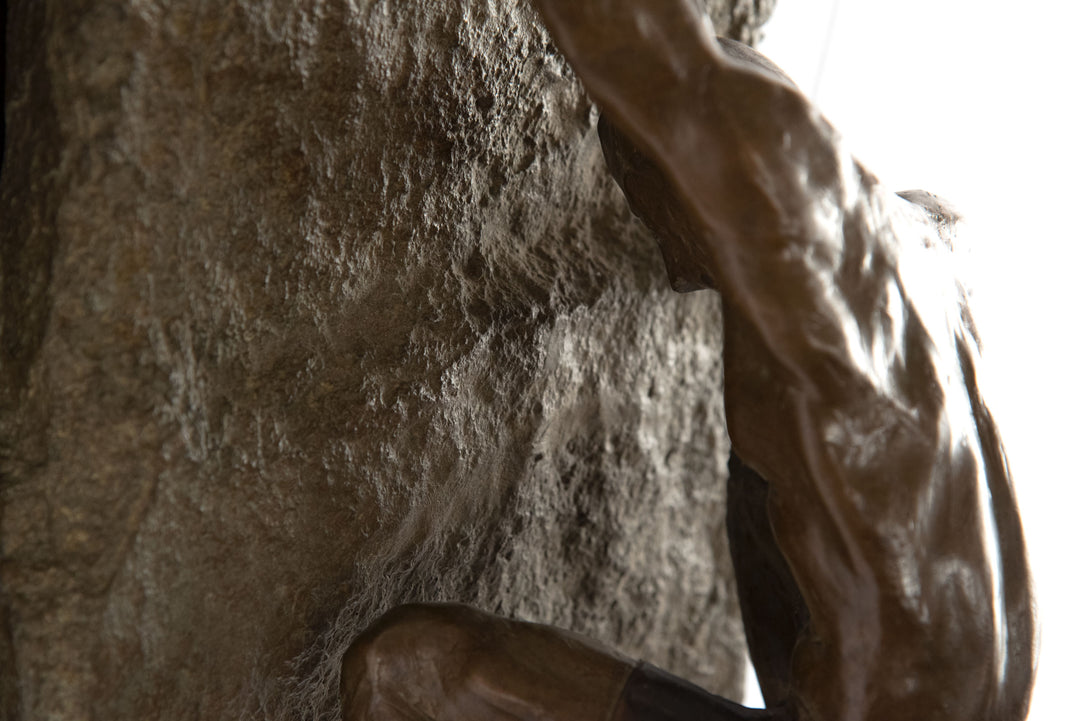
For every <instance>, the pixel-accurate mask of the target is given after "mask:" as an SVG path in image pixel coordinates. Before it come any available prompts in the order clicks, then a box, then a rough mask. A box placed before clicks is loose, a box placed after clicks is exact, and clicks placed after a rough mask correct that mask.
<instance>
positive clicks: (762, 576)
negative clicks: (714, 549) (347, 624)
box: [342, 0, 1034, 721]
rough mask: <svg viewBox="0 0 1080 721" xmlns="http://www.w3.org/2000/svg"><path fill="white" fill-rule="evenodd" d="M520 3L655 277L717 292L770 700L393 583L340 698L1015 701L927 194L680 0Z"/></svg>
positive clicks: (859, 709) (833, 713) (978, 438)
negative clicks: (574, 84)
mask: <svg viewBox="0 0 1080 721" xmlns="http://www.w3.org/2000/svg"><path fill="white" fill-rule="evenodd" d="M535 5H536V6H537V8H538V9H539V10H540V12H541V14H542V16H543V18H544V20H545V22H546V24H547V26H548V28H549V30H550V32H551V34H552V36H553V37H554V39H555V41H556V43H557V44H558V46H559V48H560V49H561V50H562V52H563V53H564V54H565V55H566V57H567V59H568V60H569V61H570V64H571V65H572V66H573V68H574V70H575V71H576V72H577V74H578V76H579V77H580V79H581V81H582V82H583V83H584V85H585V87H586V89H587V90H588V91H589V93H590V94H591V95H592V97H593V98H594V99H595V100H596V102H597V103H598V104H599V105H600V107H601V108H602V109H603V113H604V114H603V118H602V120H601V123H600V127H599V132H600V136H601V141H602V143H603V146H604V152H605V157H606V159H607V162H608V166H609V168H610V169H611V172H612V174H613V175H614V177H615V178H616V180H617V182H618V183H619V185H620V186H621V187H622V189H623V191H624V193H625V195H626V197H627V199H628V201H629V203H630V206H631V208H632V209H633V211H634V212H635V213H636V214H637V215H638V216H639V217H640V218H641V219H642V220H643V221H644V222H645V223H646V224H647V225H648V226H649V227H650V228H651V229H652V231H653V232H654V233H655V234H656V237H657V240H658V242H659V244H660V248H661V251H662V253H663V257H664V262H665V264H666V266H667V270H668V274H669V277H670V279H671V284H672V287H673V288H675V289H676V290H679V291H688V290H694V289H701V288H708V289H713V290H715V291H718V292H719V293H720V294H721V296H722V298H723V306H724V333H725V348H724V365H725V381H724V389H723V392H724V399H725V406H726V411H727V421H728V430H729V433H730V435H731V440H732V447H733V449H734V455H733V457H732V461H731V475H730V479H729V509H728V524H729V533H730V536H731V547H732V554H733V557H734V561H735V570H736V580H737V583H738V586H739V596H740V605H741V606H742V611H743V618H744V622H745V626H746V633H747V641H748V644H749V646H750V651H751V657H752V660H753V662H754V666H755V668H756V670H757V672H758V675H759V678H760V680H761V685H762V689H763V695H764V697H765V700H766V703H767V706H768V708H767V709H766V710H751V709H746V708H743V707H742V706H740V705H738V704H735V703H733V702H730V701H726V700H724V699H721V698H718V697H716V696H712V695H710V694H708V693H706V692H705V691H703V690H701V689H699V688H697V687H694V686H692V685H690V684H689V683H687V682H685V681H681V680H679V679H676V678H674V677H672V676H670V675H668V674H666V673H664V672H662V671H660V670H658V669H655V668H653V667H651V666H648V665H645V664H635V663H634V662H633V661H631V660H629V659H626V658H623V657H621V656H619V655H618V654H617V653H615V652H613V651H610V650H607V649H604V648H602V647H601V646H599V645H598V644H595V643H593V642H591V641H589V640H587V639H583V638H580V637H577V636H574V635H573V634H569V633H567V632H565V631H560V630H558V629H553V628H550V627H545V626H539V625H534V624H526V623H520V622H515V621H510V620H507V619H502V618H497V617H494V616H490V615H488V614H484V613H482V612H479V611H476V610H473V609H468V608H465V607H461V606H408V607H403V608H400V609H397V610H395V611H392V612H391V613H389V614H387V615H386V616H385V617H384V618H383V619H382V620H380V621H379V622H378V623H377V624H376V625H375V626H373V627H372V628H370V629H368V631H366V632H365V633H364V635H363V636H361V638H359V639H357V641H356V642H355V643H354V644H353V646H352V647H351V648H350V650H349V652H348V653H347V654H346V657H345V659H344V662H343V669H342V700H343V708H344V714H345V718H346V719H348V720H349V721H360V720H361V719H364V720H366V721H397V720H399V719H400V720H401V721H405V720H406V719H409V720H411V719H438V720H439V721H488V720H492V721H494V720H495V719H499V720H503V719H506V720H509V719H515V720H517V719H520V720H525V719H530V720H531V719H535V720H536V721H539V720H540V719H545V720H550V721H571V720H572V719H573V720H586V719H594V720H595V721H608V720H609V719H612V720H613V721H646V720H653V719H657V720H658V719H670V720H672V721H675V720H682V719H687V720H690V719H695V720H696V719H702V720H705V719H716V720H720V719H754V718H770V719H771V718H776V719H792V720H794V719H798V720H800V721H892V720H894V719H896V720H899V719H912V718H918V719H920V720H923V721H928V720H932V719H942V720H944V719H949V720H950V721H969V720H970V721H976V720H978V721H1020V720H1021V719H1023V718H1024V716H1025V715H1026V712H1027V705H1028V699H1029V695H1030V688H1031V683H1032V676H1033V666H1034V657H1033V656H1034V650H1033V649H1034V618H1033V602H1032V596H1031V591H1030V582H1029V575H1028V568H1027V562H1026V557H1025V551H1024V541H1023V534H1022V530H1021V524H1020V519H1019V516H1018V514H1017V510H1016V504H1015V498H1014V495H1013V490H1012V486H1011V481H1010V477H1009V473H1008V468H1007V464H1006V460H1005V456H1004V453H1003V450H1002V447H1001V443H1000V441H999V438H998V435H997V431H996V428H995V425H994V422H993V420H992V418H991V416H990V414H989V412H988V411H987V409H986V407H985V405H984V404H983V401H982V399H981V397H980V394H979V391H978V388H977V385H976V378H975V362H976V359H977V355H978V350H977V344H976V339H975V336H974V327H973V324H972V322H971V319H970V315H969V313H968V311H967V304H966V299H965V297H964V293H963V291H962V289H961V288H960V287H959V286H958V285H957V284H956V282H955V280H954V279H953V278H952V276H951V274H950V273H949V271H948V264H947V263H946V262H945V256H946V255H947V252H948V248H947V247H946V246H947V244H948V237H949V234H950V233H951V228H952V224H953V221H954V219H955V218H954V216H953V215H952V214H951V212H950V211H949V209H948V207H947V206H946V205H944V204H942V203H941V202H940V201H938V200H937V199H936V198H934V197H933V196H931V195H929V194H926V193H909V194H903V195H901V196H897V195H893V194H891V193H889V192H887V191H886V190H885V189H884V188H882V186H881V185H880V184H879V182H878V181H877V179H876V178H875V177H874V176H873V175H872V174H871V173H869V172H867V171H866V170H865V169H864V168H863V167H862V166H861V165H859V164H858V163H857V162H856V161H855V160H853V159H852V158H851V157H850V156H849V155H848V154H847V153H846V152H845V150H844V148H843V146H842V144H841V142H840V139H839V137H838V135H837V134H836V132H835V131H834V130H833V128H832V127H831V126H830V125H829V124H828V123H827V122H826V121H825V120H824V119H823V118H822V117H821V115H820V114H819V113H818V112H817V111H816V110H815V109H814V108H813V107H812V106H811V104H810V103H809V102H808V101H807V100H806V98H804V97H803V96H802V95H801V94H800V93H799V92H798V90H797V89H796V88H795V86H794V84H793V83H791V81H790V80H789V79H787V78H786V76H784V75H783V74H782V73H781V72H779V71H778V70H777V69H776V68H775V67H774V66H772V64H771V63H769V62H768V61H767V60H765V59H764V58H762V57H761V56H760V55H758V54H756V53H755V52H754V51H752V50H749V49H748V48H745V47H744V46H741V45H739V44H737V43H733V42H731V41H722V42H721V43H720V44H717V42H716V41H715V40H714V39H713V38H712V37H711V34H710V33H709V31H708V28H707V25H706V23H704V22H703V20H702V19H701V16H700V15H699V14H698V13H696V12H694V10H693V9H692V8H691V7H690V4H689V3H687V2H685V0H681V1H679V2H674V1H673V0H619V1H618V2H616V1H615V0H535Z"/></svg>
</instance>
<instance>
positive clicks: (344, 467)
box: [0, 0, 771, 721]
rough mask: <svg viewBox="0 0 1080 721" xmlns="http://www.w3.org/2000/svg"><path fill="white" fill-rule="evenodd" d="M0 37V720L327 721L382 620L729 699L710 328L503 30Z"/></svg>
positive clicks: (70, 9)
mask: <svg viewBox="0 0 1080 721" xmlns="http://www.w3.org/2000/svg"><path fill="white" fill-rule="evenodd" d="M770 7H771V3H766V2H746V1H744V0H738V2H735V1H731V2H725V1H719V0H718V1H714V2H710V3H709V7H708V10H709V12H710V14H711V16H712V17H713V20H714V22H715V23H716V25H717V29H718V31H720V32H723V33H726V34H729V35H734V36H737V37H741V38H743V39H750V38H751V37H752V35H753V33H754V31H755V28H756V27H757V26H758V25H759V24H760V22H762V21H763V20H764V18H765V16H766V15H767V14H768V10H769V8H770ZM8 11H9V21H8V37H9V38H10V42H9V44H8V48H7V52H8V56H9V61H8V65H7V80H6V92H7V97H6V108H7V119H8V122H7V128H6V131H7V137H6V138H5V155H4V166H3V175H2V177H0V186H2V187H0V193H2V195H0V198H2V206H0V207H2V210H0V214H2V216H3V223H2V224H0V234H2V236H0V240H2V249H0V279H2V288H0V297H2V298H3V303H2V309H0V322H2V326H0V350H2V356H0V361H2V365H0V484H2V485H0V494H2V495H0V501H2V506H0V512H2V516H0V542H2V565H0V593H2V605H0V719H3V720H4V721H7V720H8V719H38V718H50V719H89V718H111V719H135V718H155V717H156V718H168V719H196V718H252V719H264V718H265V719H334V718H337V714H338V708H337V700H336V685H337V675H338V664H339V661H340V656H341V653H342V652H343V650H344V648H345V647H346V646H347V645H348V643H349V641H350V640H351V639H352V637H353V636H354V635H355V633H356V632H357V631H358V630H359V629H361V628H363V627H364V626H366V625H367V624H368V623H369V622H370V621H371V620H372V619H373V618H375V617H376V616H377V615H378V614H380V613H381V612H383V611H384V610H386V609H388V608H389V607H391V606H393V605H396V604H398V603H402V602H405V601H412V600H454V601H462V602H466V603H471V604H475V605H477V606H479V607H481V608H484V609H486V610H489V611H495V612H499V613H503V614H507V615H511V616H514V617H518V618H525V619H529V620H535V621H543V622H547V623H554V624H557V625H560V626H564V627H568V628H571V629H574V630H577V631H580V632H583V633H587V634H589V635H592V636H595V637H597V638H599V639H601V640H603V641H606V642H609V643H612V644H615V645H616V646H618V647H619V648H620V649H621V650H623V651H624V652H625V653H627V654H630V655H632V656H641V657H644V658H646V659H648V660H650V661H652V662H653V663H656V664H658V665H661V666H665V667H667V668H669V669H670V670H672V671H674V672H676V673H679V674H682V675H685V676H687V677H689V678H690V679H692V680H694V681H696V682H699V683H702V684H704V685H706V686H708V687H710V688H711V689H713V690H715V691H718V692H722V693H725V694H727V695H737V694H738V690H737V689H738V687H739V684H740V683H741V677H742V667H741V661H740V654H741V653H742V651H741V647H742V641H741V639H740V638H739V634H740V630H739V626H738V621H737V618H736V610H735V609H736V606H737V603H736V599H735V594H734V590H733V587H732V582H731V580H730V578H731V572H730V567H729V566H730V563H729V560H728V558H727V550H726V542H725V541H724V534H723V531H724V529H723V526H722V523H723V501H724V499H723V479H724V476H725V470H724V466H725V462H726V455H727V446H728V442H727V437H726V435H725V433H724V429H723V409H722V405H721V398H720V388H721V383H722V377H721V359H720V349H721V335H722V333H721V327H720V315H719V301H718V298H717V296H715V295H713V294H708V295H705V294H701V295H697V294H695V295H687V296H680V295H676V294H674V293H672V292H671V291H670V290H669V289H668V287H667V282H666V278H665V275H664V269H663V264H662V262H661V259H660V255H659V252H658V251H657V250H656V248H655V244H654V243H653V241H652V240H651V239H650V238H649V237H648V235H647V233H646V232H645V231H644V229H643V228H642V226H641V225H640V224H639V223H638V222H637V221H635V220H634V219H633V218H632V217H631V216H630V214H629V211H628V210H627V208H626V205H625V202H624V201H623V198H622V196H621V194H620V193H619V191H618V190H617V188H616V187H615V185H614V183H613V182H612V181H611V180H610V179H609V178H608V175H607V172H606V170H605V168H604V162H603V157H602V155H601V152H600V148H599V144H598V142H597V138H596V133H595V131H594V129H593V126H594V123H595V116H596V111H595V109H594V108H593V107H592V106H591V104H590V102H589V101H588V100H587V98H586V97H585V96H584V94H583V92H582V89H581V87H580V85H579V84H578V83H577V81H576V80H575V78H574V77H573V75H572V73H571V71H570V70H569V67H568V66H567V65H566V64H565V62H564V61H563V60H562V59H561V57H560V56H559V55H558V54H557V52H556V51H555V49H554V47H553V46H552V44H551V43H550V41H549V39H548V38H547V36H546V35H545V33H544V31H543V30H542V29H541V27H540V25H539V22H538V20H537V18H536V16H535V15H534V13H533V11H532V10H531V8H530V7H529V6H528V3H527V2H524V1H511V0H502V1H500V2H490V1H482V0H469V1H468V2H464V3H462V2H456V1H451V0H437V1H435V2H424V3H420V2H415V1H412V2H374V1H372V0H369V1H366V2H365V1H364V0H360V1H359V2H344V1H340V2H332V1H330V0H326V1H324V2H320V1H317V0H302V1H300V2H293V1H289V2H285V1H284V0H282V1H280V2H273V1H267V2H254V1H251V0H241V1H239V2H235V3H197V2H186V1H185V2H175V3H164V4H159V3H155V2H147V1H145V0H110V1H107V2H103V1H100V0H98V1H96V2H90V1H89V0H65V2H62V3H61V2H59V0H48V1H44V2H33V1H30V0H23V1H22V2H9V8H8Z"/></svg>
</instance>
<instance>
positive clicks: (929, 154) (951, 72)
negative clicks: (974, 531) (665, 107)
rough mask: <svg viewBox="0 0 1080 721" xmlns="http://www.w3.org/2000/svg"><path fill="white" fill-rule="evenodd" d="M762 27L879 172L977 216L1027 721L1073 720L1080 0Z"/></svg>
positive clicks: (854, 0)
mask: <svg viewBox="0 0 1080 721" xmlns="http://www.w3.org/2000/svg"><path fill="white" fill-rule="evenodd" d="M834 6H835V8H834ZM830 16H832V17H833V18H834V22H832V23H830ZM830 25H831V30H830ZM764 33H765V38H764V42H763V43H762V44H761V45H760V49H761V50H762V51H763V52H764V53H765V54H766V55H768V56H769V57H771V58H772V59H773V60H774V61H775V62H777V64H778V65H780V66H781V67H782V68H784V70H785V71H786V72H788V73H789V74H790V75H791V76H792V77H793V78H794V79H795V81H796V82H797V83H799V85H800V86H801V87H802V88H803V90H804V92H806V93H807V95H810V96H812V97H813V99H814V100H815V101H816V102H817V104H818V105H819V107H821V108H822V110H823V111H824V113H825V115H826V116H827V117H828V118H829V119H830V120H831V121H832V123H833V124H834V125H835V126H836V127H837V128H839V129H840V131H841V132H842V133H843V134H844V136H845V138H846V139H847V140H848V143H849V147H850V148H851V149H852V151H853V152H854V154H855V155H856V156H857V157H859V158H860V159H861V160H863V161H864V163H865V164H866V165H867V166H868V167H869V168H870V169H871V170H872V171H874V172H875V173H876V174H877V175H878V177H879V178H881V179H882V180H883V181H884V182H885V183H886V184H887V185H888V186H889V187H891V188H893V189H895V190H904V189H910V188H922V189H925V190H929V191H931V192H934V193H937V194H938V195H941V196H943V197H945V198H947V199H949V200H950V201H951V202H952V203H953V204H954V205H956V206H957V207H958V208H959V209H960V211H961V212H962V213H963V214H964V215H965V216H966V218H967V228H966V233H965V235H966V238H965V239H964V240H966V243H967V244H968V245H969V246H970V250H969V251H968V253H969V260H970V265H971V273H972V276H971V280H972V282H973V284H974V286H975V296H974V302H973V305H974V313H975V318H976V322H977V323H978V325H979V328H980V331H981V332H982V335H983V339H984V342H985V350H984V360H983V363H982V365H981V366H980V386H981V387H982V389H983V392H984V394H985V395H986V396H987V399H988V401H989V403H990V406H991V410H992V411H993V412H994V414H995V416H996V418H997V420H998V423H999V425H1000V427H1001V430H1002V433H1003V436H1004V440H1005V444H1006V448H1007V449H1008V453H1009V460H1010V463H1011V466H1012V471H1013V477H1014V481H1015V484H1016V490H1017V494H1018V496H1019V501H1020V509H1021V514H1022V515H1023V518H1024V526H1025V530H1026V533H1027V539H1028V549H1029V553H1030V556H1031V562H1032V567H1033V570H1034V573H1035V581H1036V584H1037V593H1038V602H1039V617H1040V624H1041V627H1042V641H1041V646H1042V648H1041V660H1040V666H1039V673H1038V678H1037V681H1036V686H1035V695H1034V699H1033V702H1032V708H1031V714H1030V716H1029V719H1030V721H1051V719H1053V720H1054V721H1057V720H1058V719H1062V718H1066V717H1067V716H1068V715H1069V714H1070V713H1075V704H1071V703H1070V702H1069V692H1070V691H1072V692H1073V694H1072V695H1074V696H1075V693H1076V690H1077V687H1078V686H1080V678H1078V673H1080V660H1077V654H1078V653H1080V623H1078V621H1077V616H1078V614H1080V593H1078V591H1080V584H1078V581H1077V576H1078V575H1080V560H1078V555H1080V554H1078V553H1077V551H1078V550H1080V549H1078V546H1080V488H1078V483H1080V472H1078V471H1077V467H1078V456H1080V453H1078V450H1080V421H1078V420H1077V419H1078V416H1080V393H1078V391H1077V379H1078V377H1080V367H1077V366H1078V363H1077V358H1076V355H1077V354H1076V350H1077V340H1076V333H1077V332H1078V331H1080V322H1078V321H1077V318H1076V311H1077V310H1078V309H1080V303H1078V302H1077V298H1078V297H1080V267H1078V264H1080V253H1078V251H1077V244H1078V241H1080V231H1078V228H1080V217H1078V215H1080V201H1078V196H1080V182H1078V181H1077V172H1078V167H1080V143H1078V141H1077V133H1078V132H1080V122H1078V120H1080V118H1078V115H1080V111H1078V102H1077V101H1078V96H1080V90H1078V89H1080V82H1078V81H1077V78H1076V73H1077V71H1080V51H1078V50H1077V47H1078V44H1080V43H1078V40H1077V37H1076V36H1077V34H1078V33H1080V3H1073V2H1065V0H1059V1H1057V2H1053V1H1051V2H1046V3H1030V4H1026V5H1025V4H1022V3H1019V2H1015V0H1013V1H1012V2H1004V1H1002V0H989V1H987V0H984V1H983V2H976V1H975V0H905V2H887V3H886V2H880V1H878V0H836V2H834V0H778V2H777V6H776V11H775V13H774V15H773V18H772V20H770V21H769V22H768V23H767V24H766V26H765V29H764ZM758 698H760V697H758ZM1070 708H1072V709H1073V711H1072V712H1070Z"/></svg>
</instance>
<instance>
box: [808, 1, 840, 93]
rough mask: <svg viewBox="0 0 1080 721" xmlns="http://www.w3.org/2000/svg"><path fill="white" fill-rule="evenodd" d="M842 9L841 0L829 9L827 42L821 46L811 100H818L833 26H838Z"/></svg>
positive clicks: (826, 32) (826, 31)
mask: <svg viewBox="0 0 1080 721" xmlns="http://www.w3.org/2000/svg"><path fill="white" fill-rule="evenodd" d="M839 10H840V0H833V3H832V9H831V10H830V11H829V25H828V27H827V28H826V29H825V43H824V44H823V45H822V46H821V57H820V58H818V67H817V75H816V76H814V92H813V93H812V94H811V95H810V100H811V101H813V102H814V103H817V101H818V90H819V89H820V88H821V78H822V77H824V75H825V62H826V61H827V60H828V59H829V49H830V48H831V47H832V36H833V28H834V27H836V15H837V13H838V12H839Z"/></svg>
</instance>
